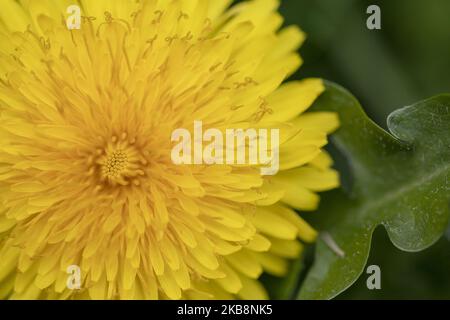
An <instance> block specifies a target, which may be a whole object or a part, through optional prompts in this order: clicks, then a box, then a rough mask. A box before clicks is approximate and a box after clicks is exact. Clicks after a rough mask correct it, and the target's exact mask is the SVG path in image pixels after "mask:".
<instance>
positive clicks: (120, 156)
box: [102, 149, 128, 179]
mask: <svg viewBox="0 0 450 320" xmlns="http://www.w3.org/2000/svg"><path fill="white" fill-rule="evenodd" d="M127 166H128V156H127V154H126V152H125V151H123V150H120V149H119V150H115V151H113V152H112V153H111V154H109V155H107V156H106V161H105V163H104V164H103V167H102V169H103V172H102V173H103V175H104V176H105V177H108V178H110V179H115V178H118V177H120V175H121V174H122V173H123V172H124V171H125V170H126V168H127Z"/></svg>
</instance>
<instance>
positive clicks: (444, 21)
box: [280, 0, 450, 299]
mask: <svg viewBox="0 0 450 320" xmlns="http://www.w3.org/2000/svg"><path fill="white" fill-rule="evenodd" d="M371 4H376V5H378V6H379V7H380V8H381V26H382V29H381V30H368V29H367V28H366V20H367V18H368V16H369V15H368V14H366V9H367V7H368V6H369V5H371ZM280 11H281V13H282V14H283V16H284V17H285V20H286V24H287V25H290V24H296V25H299V26H300V27H301V28H302V29H303V30H304V31H305V32H306V33H307V34H308V39H307V41H306V43H305V44H304V46H303V47H302V49H301V54H302V57H303V58H304V61H305V62H304V65H303V66H302V68H301V69H300V71H299V72H298V73H297V74H295V75H294V78H305V77H321V78H324V79H328V80H331V81H334V82H336V83H338V84H340V85H342V86H344V87H346V88H347V89H349V90H350V91H351V92H352V93H353V94H354V95H355V96H356V97H357V98H358V99H359V100H360V102H361V104H362V105H363V107H364V108H365V110H366V112H367V113H368V115H369V116H370V117H371V118H372V119H373V120H374V121H375V122H377V123H378V124H379V125H380V126H382V127H386V117H387V116H388V115H389V113H391V112H392V111H393V110H395V109H398V108H401V107H403V106H406V105H409V104H411V103H413V102H416V101H419V100H422V99H425V98H428V97H431V96H433V95H436V94H439V93H444V92H450V1H449V0H428V1H425V0H384V1H366V0H282V5H281V9H280ZM337 166H338V167H339V169H341V171H344V172H345V171H346V169H345V164H344V162H343V161H342V160H340V159H338V161H337ZM307 261H308V260H307ZM370 264H376V265H379V266H380V268H381V273H382V277H381V282H382V289H381V290H374V291H370V290H368V289H367V287H366V279H367V277H368V275H367V274H365V273H363V274H362V276H361V277H360V279H359V280H358V281H357V282H356V283H355V284H354V285H353V286H352V287H351V288H350V289H349V290H347V291H346V292H345V293H343V294H342V295H340V296H339V297H338V299H450V229H449V234H448V235H447V237H443V238H442V239H441V240H440V241H439V242H438V243H437V244H436V245H434V246H433V247H431V248H429V249H427V250H425V251H423V252H420V253H406V252H401V251H399V250H398V249H396V248H394V247H393V245H392V244H391V243H390V241H389V239H388V237H387V235H386V232H385V231H384V230H383V229H382V228H378V229H377V230H376V232H375V235H374V239H373V243H372V252H371V255H370V258H369V263H368V265H370Z"/></svg>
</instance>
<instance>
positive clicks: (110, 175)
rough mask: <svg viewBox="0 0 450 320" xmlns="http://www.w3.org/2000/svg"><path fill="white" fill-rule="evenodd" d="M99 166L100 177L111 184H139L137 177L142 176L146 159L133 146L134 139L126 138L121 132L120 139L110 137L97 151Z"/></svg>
mask: <svg viewBox="0 0 450 320" xmlns="http://www.w3.org/2000/svg"><path fill="white" fill-rule="evenodd" d="M97 153H98V155H99V158H98V160H97V164H98V165H99V166H100V178H101V180H102V181H107V182H109V183H110V184H112V185H117V184H119V185H123V186H125V185H129V184H130V182H131V183H133V184H135V185H139V184H140V182H139V177H141V176H144V175H145V172H144V171H143V169H144V167H145V166H146V165H147V160H146V159H145V157H143V156H142V154H141V153H140V152H139V148H137V147H136V146H135V141H134V140H128V139H127V135H126V134H123V135H122V137H121V139H118V138H117V137H116V136H114V137H112V138H111V140H110V141H108V142H107V145H106V147H105V148H104V149H99V150H98V151H97Z"/></svg>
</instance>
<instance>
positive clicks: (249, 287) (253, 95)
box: [0, 0, 338, 299]
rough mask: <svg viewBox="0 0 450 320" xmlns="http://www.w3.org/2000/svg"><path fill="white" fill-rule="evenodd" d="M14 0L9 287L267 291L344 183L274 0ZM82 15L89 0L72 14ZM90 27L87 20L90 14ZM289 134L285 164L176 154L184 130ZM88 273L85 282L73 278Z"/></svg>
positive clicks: (1, 138) (2, 267)
mask: <svg viewBox="0 0 450 320" xmlns="http://www.w3.org/2000/svg"><path fill="white" fill-rule="evenodd" d="M230 2H231V1H229V0H210V1H208V0H171V1H170V0H141V1H128V0H114V1H112V0H95V1H92V0H79V1H76V2H75V3H76V4H77V5H78V6H79V8H80V9H81V14H82V16H81V25H80V27H79V28H70V30H69V28H68V24H67V21H68V19H69V18H70V14H71V12H70V11H67V8H68V7H69V6H71V5H73V4H74V1H72V0H71V1H69V0H2V1H1V3H0V7H1V8H0V9H1V10H0V187H1V193H0V204H1V207H0V298H11V299H24V298H28V299H54V298H62V299H65V298H81V299H84V298H87V299H89V298H92V299H179V298H186V299H199V298H205V299H207V298H212V299H218V298H243V299H247V298H253V299H260V298H267V293H266V291H265V290H264V288H263V286H262V284H261V283H260V282H259V281H258V278H259V276H260V275H261V274H262V273H263V272H267V273H269V274H274V275H280V276H281V275H283V274H284V273H285V272H286V269H287V265H288V259H289V258H296V257H298V256H299V254H300V252H301V250H302V243H301V241H303V242H311V241H314V239H315V236H316V232H315V231H314V230H313V229H312V228H311V227H310V226H308V225H307V224H306V223H305V222H304V221H303V220H302V219H301V218H300V217H299V216H298V214H297V213H296V211H295V210H294V209H297V210H311V209H314V208H316V206H317V203H318V200H319V197H318V195H317V194H316V192H318V191H322V190H326V189H330V188H333V187H335V186H336V185H337V184H338V177H337V174H336V172H335V171H333V170H332V169H330V165H331V160H330V158H329V157H328V156H327V155H326V153H325V152H323V151H322V150H321V148H322V147H323V146H324V145H325V144H326V143H327V133H330V132H331V131H332V130H334V129H335V128H336V127H337V119H336V117H335V115H334V114H328V113H304V111H305V110H307V109H308V107H309V106H310V105H311V104H312V102H313V101H314V100H315V99H316V98H317V96H318V95H320V94H321V92H322V91H323V89H324V87H323V84H322V82H321V81H320V80H318V79H308V80H304V81H299V82H289V83H286V84H282V82H283V81H284V80H285V79H286V78H287V77H288V76H289V75H290V74H292V73H293V72H294V71H295V70H296V69H297V68H298V67H299V65H300V64H301V59H300V58H299V56H298V54H297V53H296V52H295V51H296V49H297V48H298V47H299V45H300V44H301V42H302V41H303V39H304V34H303V33H302V32H301V31H300V30H299V29H297V28H296V27H288V28H284V29H280V28H281V25H282V17H281V16H280V15H279V14H278V13H277V6H278V2H277V1H276V0H254V1H249V2H244V3H240V4H237V5H231V3H230ZM73 12H75V13H76V10H75V11H73ZM75 21H76V20H75ZM195 120H201V121H202V123H203V126H204V127H205V128H206V127H208V128H220V129H225V128H237V127H245V128H249V127H257V128H279V129H280V130H281V131H280V147H279V162H280V164H279V169H280V171H279V173H278V174H276V175H273V176H263V175H261V174H260V171H259V170H258V166H255V165H230V164H221V165H220V164H216V165H207V164H198V165H176V164H174V162H173V161H172V160H171V150H172V148H173V142H172V141H171V134H172V132H173V131H174V130H175V129H176V128H191V127H192V123H193V122H194V121H195ZM71 266H79V271H80V272H79V276H80V282H81V285H80V286H79V288H78V287H77V288H75V289H74V288H71V287H70V286H68V276H69V275H68V273H67V270H68V268H69V267H71Z"/></svg>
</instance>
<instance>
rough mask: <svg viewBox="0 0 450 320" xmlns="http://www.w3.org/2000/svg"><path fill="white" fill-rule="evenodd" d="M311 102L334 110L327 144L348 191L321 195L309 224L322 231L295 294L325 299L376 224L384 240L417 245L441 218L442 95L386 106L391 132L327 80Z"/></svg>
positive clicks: (366, 246)
mask: <svg viewBox="0 0 450 320" xmlns="http://www.w3.org/2000/svg"><path fill="white" fill-rule="evenodd" d="M326 86H327V90H326V92H325V93H324V94H323V95H322V96H321V97H320V98H319V99H318V101H317V102H316V104H315V106H314V109H315V110H316V111H319V110H322V111H323V110H326V111H335V112H338V114H339V116H340V119H341V124H342V126H341V128H340V129H339V130H338V132H337V133H336V134H335V135H334V138H333V142H334V144H335V146H336V147H337V148H338V149H339V150H340V151H341V152H342V153H343V154H344V155H345V156H346V158H347V160H348V162H349V165H350V171H351V174H352V178H353V179H352V180H353V181H352V187H351V188H350V189H351V190H349V191H348V190H344V189H342V188H341V189H340V190H336V191H332V192H330V193H327V194H325V195H324V196H323V197H322V201H321V205H320V208H319V212H317V213H314V216H315V218H314V220H313V221H312V223H313V225H314V226H315V227H316V228H318V229H319V230H320V231H321V232H322V235H323V236H322V237H321V238H320V239H319V240H318V242H317V246H316V254H315V260H314V264H313V266H312V267H311V269H310V271H309V273H308V275H307V277H306V279H305V281H304V283H303V284H302V287H301V290H300V293H299V296H298V297H299V298H300V299H330V298H333V297H335V296H337V295H338V294H339V293H341V292H342V291H344V290H345V289H347V288H348V287H349V286H350V285H352V283H354V281H355V280H356V279H357V278H358V277H359V275H360V274H361V273H362V271H363V269H364V266H365V264H366V261H367V258H368V254H369V250H370V242H371V238H372V233H373V231H374V229H375V228H376V227H377V226H379V225H383V226H384V227H385V228H386V230H387V232H388V235H389V238H390V240H391V241H392V243H393V244H394V245H395V246H396V247H398V248H400V249H401V250H404V251H420V250H423V249H425V248H427V247H429V246H430V245H432V244H433V243H434V242H436V241H437V240H438V239H439V238H440V237H441V235H442V234H443V233H444V232H445V229H446V226H447V224H448V220H449V199H450V95H440V96H436V97H433V98H431V99H428V100H425V101H422V102H419V103H416V104H414V105H412V106H409V107H405V108H402V109H400V110H397V111H395V112H393V113H392V114H391V115H390V116H389V118H388V127H389V130H390V131H391V133H392V134H390V133H387V132H385V131H384V130H383V129H381V128H380V127H378V126H377V125H376V124H374V123H373V122H372V121H371V120H370V119H368V117H367V116H366V115H365V114H364V112H363V110H362V108H361V106H360V104H359V103H358V101H357V100H356V99H355V98H354V97H353V96H352V95H351V94H350V93H348V92H347V91H346V90H345V89H343V88H341V87H338V86H337V85H335V84H331V83H327V84H326Z"/></svg>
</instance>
